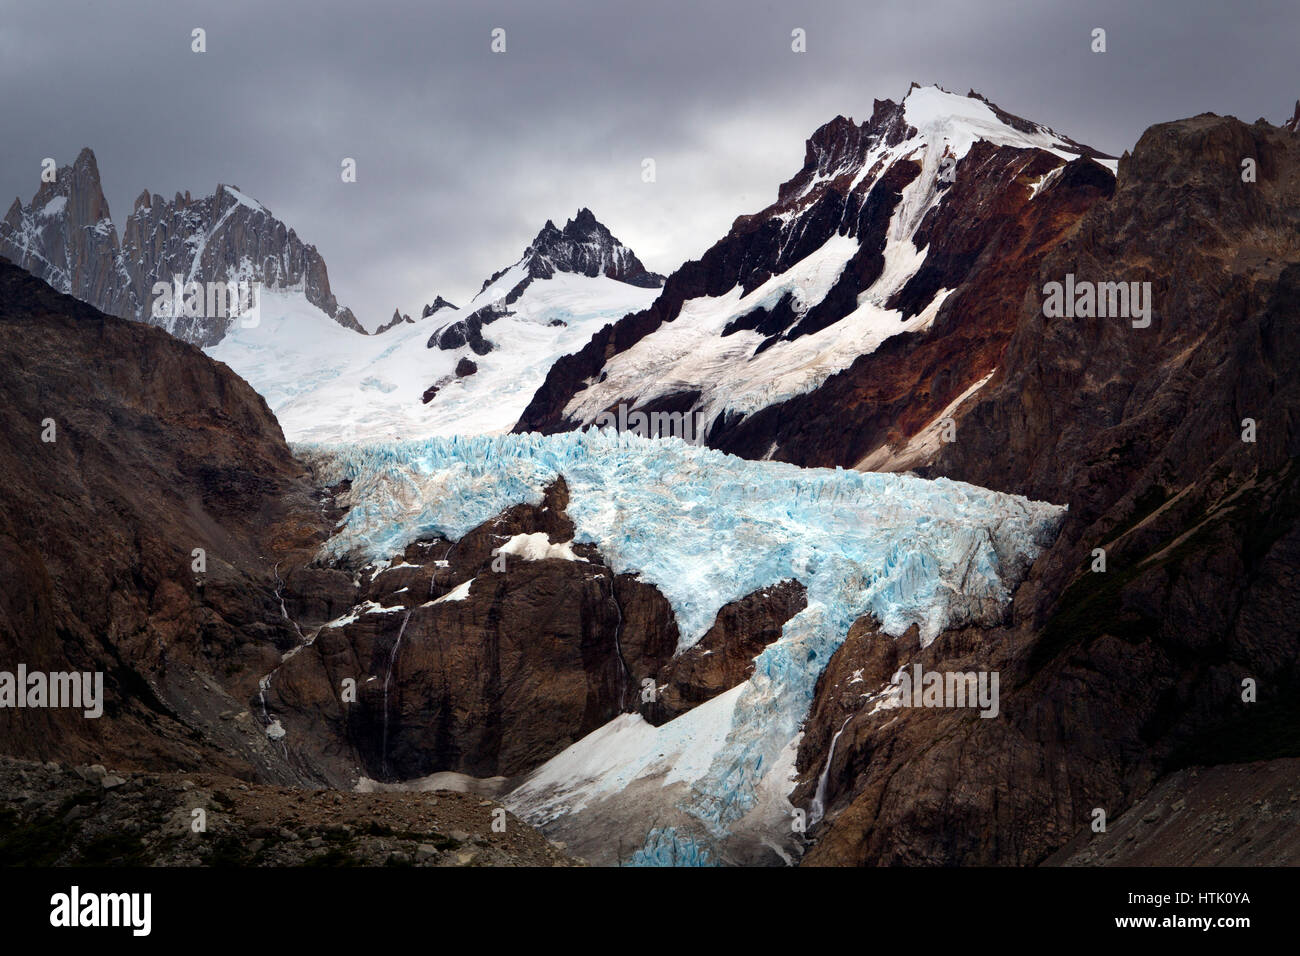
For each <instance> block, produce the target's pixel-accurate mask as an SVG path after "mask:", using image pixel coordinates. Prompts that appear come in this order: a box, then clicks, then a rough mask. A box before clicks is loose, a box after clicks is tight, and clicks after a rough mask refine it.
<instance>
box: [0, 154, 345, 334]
mask: <svg viewBox="0 0 1300 956" xmlns="http://www.w3.org/2000/svg"><path fill="white" fill-rule="evenodd" d="M0 255H3V256H5V257H6V258H8V259H10V260H12V261H13V262H15V263H17V264H18V265H20V266H22V267H23V268H24V269H26V270H28V271H29V272H31V273H32V274H33V275H35V276H37V277H38V278H40V279H43V280H45V281H46V282H48V283H49V284H50V285H51V286H53V287H54V288H55V289H57V290H59V291H60V292H66V293H68V294H69V295H72V296H74V297H76V298H78V299H80V300H82V301H83V302H87V303H89V304H90V305H93V306H94V307H95V308H97V309H99V310H100V311H101V312H106V313H108V314H109V315H116V316H120V317H123V318H129V319H136V320H138V321H141V322H147V323H149V324H151V325H161V326H163V327H164V328H166V329H167V330H168V331H169V332H171V333H173V334H174V335H176V336H177V337H178V338H181V339H184V340H185V341H187V342H191V343H193V344H195V345H199V346H201V347H206V346H209V345H215V344H216V343H218V342H220V341H221V340H222V338H224V337H225V335H226V332H227V331H228V329H229V326H230V324H231V322H233V321H235V318H233V317H232V316H231V315H229V314H206V313H207V308H206V296H204V297H203V298H204V299H205V308H204V309H202V310H195V311H199V312H200V313H202V314H199V315H190V314H185V313H184V312H183V311H182V310H180V309H178V308H177V307H176V302H175V299H176V295H175V292H174V289H175V286H176V284H177V283H180V284H181V285H182V287H183V286H184V285H185V284H186V283H189V282H198V283H203V284H206V283H232V282H233V283H241V282H242V283H260V284H261V286H262V287H263V288H269V289H286V290H287V289H295V290H300V291H301V292H302V294H303V295H304V297H305V298H306V300H307V301H308V302H310V303H311V304H312V305H314V306H316V307H317V308H319V309H320V310H321V311H322V312H324V313H325V314H326V315H327V316H329V317H330V318H331V319H333V320H334V321H335V322H337V323H338V324H339V325H342V326H344V327H345V328H349V329H352V330H353V331H356V332H359V333H361V334H364V333H365V330H364V329H363V328H362V327H361V325H360V323H358V322H357V320H356V318H355V316H353V314H352V312H351V311H350V310H348V309H346V308H343V307H341V306H340V305H339V304H338V301H337V300H336V299H335V297H334V294H333V293H332V292H331V291H330V283H329V274H328V271H327V270H326V267H325V261H324V259H322V258H321V256H320V253H319V252H317V251H316V247H315V246H312V245H309V244H307V243H304V242H303V241H302V240H301V239H299V238H298V235H297V233H295V232H294V231H293V230H292V229H290V228H288V227H287V226H286V225H285V224H284V223H282V222H281V221H280V220H278V219H276V218H275V217H274V216H273V215H272V214H271V212H270V211H269V210H268V209H267V208H266V207H265V206H263V205H262V204H261V203H259V202H257V201H256V200H255V199H252V198H250V197H248V196H246V195H245V194H244V193H242V192H240V191H239V189H238V188H237V187H235V186H226V185H218V186H217V189H216V191H215V193H213V195H211V196H208V197H207V198H204V199H192V198H191V197H190V194H189V193H188V192H186V193H185V194H183V195H182V194H181V193H177V194H176V196H175V197H174V198H173V199H171V200H167V199H164V198H163V197H162V196H160V195H158V194H156V193H155V194H152V195H151V194H150V193H149V191H148V190H145V191H144V192H142V193H141V194H140V196H139V197H138V198H137V199H136V201H135V208H134V209H133V210H132V212H131V215H130V216H129V217H128V218H127V220H126V223H125V226H124V228H123V231H122V239H121V242H120V243H119V241H118V236H117V230H116V227H115V226H114V224H113V219H112V216H111V214H110V212H109V208H108V202H107V200H106V199H105V198H104V192H103V188H102V187H101V185H100V179H99V168H98V165H97V163H96V162H95V154H94V153H92V152H91V151H90V150H89V149H83V150H82V151H81V153H80V155H79V156H78V157H77V160H76V162H75V163H73V164H72V165H71V166H65V167H63V168H62V169H59V170H58V171H57V173H56V175H55V179H54V181H53V182H43V183H42V184H41V187H40V189H39V190H38V191H37V193H36V195H35V197H34V198H33V199H32V201H31V203H29V204H28V205H26V206H23V205H22V203H21V202H20V201H19V200H17V199H15V200H14V203H13V205H12V206H11V207H10V209H9V212H8V214H7V215H6V216H5V219H4V222H3V224H0ZM159 283H161V284H163V285H165V286H167V288H168V290H169V291H168V292H167V293H166V294H165V295H162V294H155V291H156V287H158V288H160V287H159V286H158V284H159Z"/></svg>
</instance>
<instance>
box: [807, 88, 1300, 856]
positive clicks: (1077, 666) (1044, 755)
mask: <svg viewBox="0 0 1300 956" xmlns="http://www.w3.org/2000/svg"><path fill="white" fill-rule="evenodd" d="M1242 157H1253V158H1255V159H1256V160H1257V164H1258V174H1259V175H1258V179H1257V181H1256V182H1245V181H1243V180H1242V177H1241V159H1242ZM1298 219H1300V142H1297V140H1296V139H1295V137H1294V135H1292V133H1291V132H1290V131H1289V130H1282V129H1279V128H1276V127H1272V126H1270V125H1268V124H1267V123H1257V124H1254V125H1246V124H1245V123H1242V122H1239V121H1238V120H1235V119H1232V118H1224V117H1218V116H1213V115H1210V114H1206V115H1202V116H1198V117H1195V118H1192V119H1187V120H1182V121H1179V122H1175V123H1165V124H1161V125H1158V126H1155V127H1152V128H1151V129H1150V130H1148V131H1147V132H1146V133H1145V134H1144V135H1143V136H1142V138H1141V139H1140V140H1139V142H1138V144H1137V145H1136V147H1135V148H1134V150H1133V153H1132V155H1131V156H1129V155H1126V156H1125V157H1123V158H1122V159H1121V161H1120V165H1119V175H1118V183H1117V188H1116V191H1115V195H1114V197H1113V198H1111V199H1108V200H1106V201H1102V202H1098V203H1096V204H1095V205H1094V206H1093V207H1092V208H1091V209H1090V210H1089V211H1088V212H1087V213H1085V214H1084V216H1083V219H1082V220H1081V222H1080V224H1079V226H1078V228H1077V230H1076V231H1075V232H1074V233H1073V234H1072V235H1070V236H1069V237H1067V238H1066V239H1065V241H1063V242H1062V243H1061V244H1060V246H1059V247H1058V248H1057V249H1056V250H1055V251H1053V252H1051V253H1050V254H1048V255H1047V256H1046V257H1045V258H1044V259H1043V261H1042V264H1041V266H1040V267H1039V269H1038V271H1037V275H1036V276H1035V278H1034V280H1033V282H1032V283H1031V284H1030V286H1029V287H1028V288H1026V289H1025V290H1024V292H1023V296H1022V297H1019V298H1020V299H1021V301H1022V305H1021V308H1020V310H1019V314H1018V320H1017V326H1016V330H1015V333H1014V334H1013V335H1012V337H1011V340H1010V342H1009V344H1008V346H1007V349H1006V353H1005V356H1004V357H1003V359H1002V360H1001V362H1000V365H999V369H998V371H997V372H996V373H995V375H994V376H993V377H992V380H991V381H990V382H989V384H988V385H987V386H986V388H984V389H983V390H982V391H981V392H980V394H979V395H978V396H977V398H976V399H975V400H974V402H973V403H972V407H971V408H970V409H969V410H968V412H967V413H966V415H965V416H964V418H963V420H962V421H961V423H960V425H959V427H958V429H957V433H956V440H955V441H954V442H951V443H947V444H945V445H943V447H942V449H941V450H940V452H939V454H938V456H937V461H936V462H935V464H934V465H933V467H932V468H931V469H930V470H929V471H930V473H931V474H942V475H947V476H951V477H954V478H959V479H962V480H966V481H971V482H975V483H978V484H981V485H985V486H988V487H992V488H996V489H1000V490H1006V491H1013V492H1017V493H1020V494H1025V495H1028V496H1030V497H1033V498H1040V499H1042V498H1045V499H1048V500H1052V501H1059V502H1065V503H1068V504H1069V513H1068V516H1067V519H1066V521H1065V523H1064V525H1063V526H1062V530H1061V533H1060V536H1059V537H1058V539H1057V541H1056V543H1055V544H1054V546H1053V547H1052V548H1051V549H1050V550H1049V551H1048V552H1047V553H1045V554H1044V555H1043V556H1042V557H1041V558H1039V560H1038V561H1037V562H1036V564H1035V566H1034V568H1033V570H1032V571H1031V574H1030V577H1029V579H1028V580H1027V582H1026V583H1025V584H1024V585H1022V587H1021V589H1020V591H1019V592H1018V594H1017V596H1016V599H1015V603H1014V605H1013V608H1014V613H1013V615H1012V620H1011V621H1010V622H1009V624H1008V625H1007V626H1006V627H1002V628H995V629H991V630H988V631H969V630H967V631H960V632H950V633H946V634H943V635H941V636H940V638H939V639H937V640H936V641H935V642H934V643H933V644H932V645H930V646H929V647H928V648H925V649H921V648H919V647H917V646H915V645H914V644H909V643H907V642H903V643H900V644H898V645H896V646H894V647H888V646H885V645H883V644H882V642H880V641H879V640H878V639H875V638H874V637H873V636H872V634H871V633H870V632H871V626H870V622H865V621H864V622H860V626H858V627H857V628H856V631H857V633H856V634H854V635H851V637H850V640H849V641H847V642H846V643H845V645H844V646H843V648H841V650H840V651H839V652H838V653H837V655H836V658H835V660H833V661H832V663H831V665H830V666H829V667H828V669H827V671H826V673H825V674H824V675H823V678H822V681H821V683H820V684H819V687H818V692H817V700H816V701H815V702H814V705H813V712H812V714H813V716H812V717H810V720H809V723H808V726H807V727H806V731H805V740H804V747H803V749H802V750H801V753H800V757H799V766H800V771H801V783H800V787H799V790H798V791H796V801H795V802H796V804H799V802H800V800H803V801H805V804H804V805H807V802H808V801H811V800H812V798H813V795H814V794H815V792H816V789H817V781H818V779H819V777H820V775H821V772H822V770H823V768H824V767H825V766H826V763H827V760H828V756H829V752H830V741H831V740H832V739H833V737H834V734H835V732H836V730H837V729H838V728H840V727H843V728H844V732H843V734H842V735H841V736H840V738H839V740H838V743H837V745H836V746H835V752H834V756H833V759H831V761H830V769H829V772H828V773H827V775H826V779H827V784H826V787H825V792H824V798H825V807H826V813H827V817H826V822H825V823H823V824H822V825H821V826H820V827H819V828H817V829H815V830H814V831H813V836H814V838H815V840H816V845H815V846H814V847H813V848H812V849H811V851H810V852H809V854H808V857H807V860H808V862H810V863H815V864H832V863H855V864H863V863H873V864H874V863H935V864H951V863H966V864H969V863H990V864H992V863H997V864H1004V863H1018V864H1033V863H1038V862H1041V861H1043V860H1044V859H1045V858H1047V857H1048V856H1049V855H1050V854H1051V853H1053V852H1054V851H1056V850H1057V849H1058V848H1060V847H1062V846H1063V845H1065V844H1066V843H1067V842H1069V841H1071V840H1072V839H1074V838H1075V836H1076V835H1077V834H1080V833H1083V832H1085V831H1086V830H1087V829H1088V826H1089V824H1090V822H1091V819H1092V816H1091V815H1092V813H1093V810H1094V809H1095V808H1098V807H1100V808H1103V809H1104V810H1105V811H1106V812H1107V814H1108V816H1109V817H1111V818H1112V819H1114V818H1115V817H1117V816H1119V815H1120V814H1122V813H1124V812H1125V811H1126V810H1127V809H1128V808H1129V807H1132V806H1134V805H1135V804H1137V803H1138V802H1139V801H1140V800H1142V799H1143V797H1144V795H1145V794H1147V793H1148V792H1149V791H1150V790H1151V789H1152V787H1153V786H1154V785H1155V783H1156V781H1157V780H1159V779H1160V778H1162V777H1163V776H1165V775H1167V774H1170V773H1174V772H1177V771H1179V770H1181V769H1183V768H1187V767H1194V766H1198V765H1200V766H1204V765H1214V764H1224V763H1235V762H1243V761H1251V760H1265V759H1270V760H1271V759H1278V758H1286V757H1295V756H1297V753H1296V752H1295V741H1296V739H1298V737H1297V732H1296V730H1297V726H1300V725H1298V724H1297V721H1296V709H1295V708H1294V706H1293V705H1292V704H1291V701H1293V700H1294V699H1295V695H1296V694H1297V693H1300V668H1298V667H1297V663H1296V661H1297V652H1298V651H1300V646H1298V645H1297V637H1296V630H1295V628H1294V626H1293V622H1294V620H1295V619H1296V616H1297V615H1298V614H1300V591H1297V589H1296V588H1295V582H1294V578H1295V568H1296V567H1297V566H1300V525H1298V524H1297V519H1298V517H1300V467H1297V462H1296V458H1297V454H1298V453H1300V431H1298V430H1297V414H1296V410H1297V409H1298V408H1300V384H1298V383H1297V380H1296V378H1295V376H1294V374H1293V369H1294V368H1295V365H1296V362H1297V360H1298V359H1300V327H1298V326H1297V324H1296V322H1295V321H1294V319H1295V316H1296V315H1297V314H1300V240H1298V239H1297V237H1298V236H1300V231H1298V230H1297V226H1298V225H1300V222H1298V221H1297V220H1298ZM1066 275H1073V276H1075V277H1077V279H1078V280H1079V281H1091V282H1136V283H1139V286H1138V287H1137V288H1138V292H1139V294H1141V290H1142V288H1143V287H1142V286H1141V285H1140V284H1141V283H1150V286H1149V289H1150V300H1149V301H1150V304H1151V309H1150V313H1149V323H1148V322H1147V320H1146V319H1145V318H1143V317H1141V316H1129V315H1112V316H1110V317H1105V318H1088V317H1083V318H1057V317H1050V316H1047V315H1045V314H1044V296H1045V295H1046V294H1047V284H1048V283H1049V282H1054V281H1057V282H1059V281H1061V280H1062V279H1063V278H1064V277H1065V276H1066ZM878 645H879V646H878ZM912 663H920V664H922V665H923V667H924V668H925V669H926V670H939V671H945V670H961V671H971V670H983V671H998V672H1000V675H1001V701H1000V710H999V716H998V717H997V718H996V719H982V718H980V717H979V716H977V715H976V714H975V713H974V712H972V711H970V710H964V711H963V710H953V709H942V708H940V709H919V708H916V709H913V708H907V709H899V708H893V709H889V708H879V707H878V705H879V704H880V702H881V701H882V700H883V699H884V698H883V697H882V695H883V694H884V693H885V690H886V688H885V687H884V686H883V685H884V683H885V682H886V681H888V679H889V678H888V676H887V675H890V674H892V671H893V669H894V668H896V667H897V666H901V665H903V664H912ZM854 674H857V675H858V678H859V680H858V681H857V682H855V681H854V680H853V675H854ZM864 695H865V696H864ZM845 721H847V725H846V724H845ZM1170 832H1171V833H1172V832H1173V831H1170ZM1192 849H1193V848H1191V847H1187V846H1181V847H1175V846H1166V847H1165V848H1164V851H1163V852H1164V853H1165V854H1166V856H1167V857H1168V858H1171V859H1172V858H1177V859H1189V858H1190V857H1191V856H1193V855H1195V854H1193V853H1192ZM1239 859H1241V860H1242V861H1245V859H1246V858H1245V857H1239ZM1278 859H1279V858H1277V857H1276V856H1274V855H1270V851H1269V850H1267V849H1265V848H1264V847H1263V846H1261V849H1260V851H1259V855H1258V856H1250V862H1277V861H1278Z"/></svg>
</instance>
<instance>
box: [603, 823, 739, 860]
mask: <svg viewBox="0 0 1300 956" xmlns="http://www.w3.org/2000/svg"><path fill="white" fill-rule="evenodd" d="M623 865H624V866H653V867H668V866H682V867H694V866H717V865H718V863H717V861H716V860H715V859H714V858H713V853H712V851H710V850H709V848H708V846H707V845H705V844H704V843H701V842H700V841H699V840H696V839H695V838H694V837H692V836H688V835H685V834H682V833H679V832H678V831H677V828H676V827H655V828H653V829H652V830H651V831H650V832H649V833H647V834H646V838H645V845H644V846H642V847H641V848H640V849H639V850H637V851H636V852H635V853H633V854H632V859H630V860H628V861H627V862H626V863H624V864H623Z"/></svg>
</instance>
